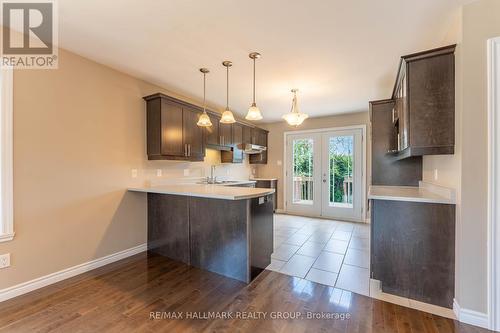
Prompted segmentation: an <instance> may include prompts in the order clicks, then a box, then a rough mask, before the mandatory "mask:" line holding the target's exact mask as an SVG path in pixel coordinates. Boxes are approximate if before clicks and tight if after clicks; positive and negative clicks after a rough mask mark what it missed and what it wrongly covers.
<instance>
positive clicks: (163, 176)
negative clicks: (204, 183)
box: [129, 149, 255, 185]
mask: <svg viewBox="0 0 500 333" xmlns="http://www.w3.org/2000/svg"><path fill="white" fill-rule="evenodd" d="M212 165H216V168H215V176H217V177H218V178H221V179H239V180H240V179H241V180H245V179H249V178H250V177H252V176H254V174H252V169H253V168H255V166H252V165H250V164H249V163H248V156H245V157H244V160H243V163H221V162H220V152H219V151H217V150H213V149H207V150H206V156H205V159H204V161H203V162H185V161H146V162H145V164H144V165H143V167H142V168H141V167H139V166H138V167H137V168H135V169H136V170H137V177H135V178H133V177H132V172H131V170H129V171H130V172H131V173H130V179H131V185H144V184H155V183H170V182H195V181H197V180H200V179H201V178H205V177H208V176H210V168H211V166H212Z"/></svg>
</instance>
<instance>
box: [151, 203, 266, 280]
mask: <svg viewBox="0 0 500 333" xmlns="http://www.w3.org/2000/svg"><path fill="white" fill-rule="evenodd" d="M148 249H149V250H150V251H151V252H154V253H158V254H160V255H163V256H166V257H168V258H171V259H174V260H178V261H181V262H184V263H186V264H190V265H192V266H195V267H199V268H202V269H205V270H208V271H211V272H215V273H218V274H221V275H224V276H227V277H230V278H234V279H237V280H240V281H244V282H247V283H248V282H250V281H251V280H252V279H253V278H255V276H257V275H258V274H259V273H260V272H261V271H262V270H264V268H266V267H267V266H268V265H269V264H270V263H271V254H272V252H273V200H272V196H271V195H269V196H265V197H261V198H253V199H246V200H221V199H209V198H197V197H188V196H179V195H166V194H155V193H148Z"/></svg>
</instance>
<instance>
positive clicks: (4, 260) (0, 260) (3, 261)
mask: <svg viewBox="0 0 500 333" xmlns="http://www.w3.org/2000/svg"><path fill="white" fill-rule="evenodd" d="M9 266H10V253H6V254H2V255H0V269H1V268H7V267H9Z"/></svg>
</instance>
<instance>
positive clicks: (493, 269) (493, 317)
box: [487, 37, 500, 331]
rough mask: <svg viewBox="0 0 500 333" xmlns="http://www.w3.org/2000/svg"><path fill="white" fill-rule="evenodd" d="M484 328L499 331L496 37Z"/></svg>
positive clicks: (491, 49)
mask: <svg viewBox="0 0 500 333" xmlns="http://www.w3.org/2000/svg"><path fill="white" fill-rule="evenodd" d="M487 53H488V241H487V245H488V264H487V265H488V290H487V295H488V314H489V318H487V319H488V327H489V328H490V329H492V330H496V331H500V281H499V280H500V210H499V208H498V207H499V204H500V136H499V134H498V133H499V131H500V117H499V113H500V37H497V38H492V39H490V40H488V52H487Z"/></svg>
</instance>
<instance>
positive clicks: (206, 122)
mask: <svg viewBox="0 0 500 333" xmlns="http://www.w3.org/2000/svg"><path fill="white" fill-rule="evenodd" d="M200 72H202V73H203V113H202V114H201V115H200V118H198V122H197V123H196V125H198V126H200V127H210V126H212V122H211V121H210V117H209V116H208V114H207V110H206V109H205V102H206V99H205V97H206V83H207V78H206V76H207V73H209V72H210V71H209V70H208V69H207V68H200Z"/></svg>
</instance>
